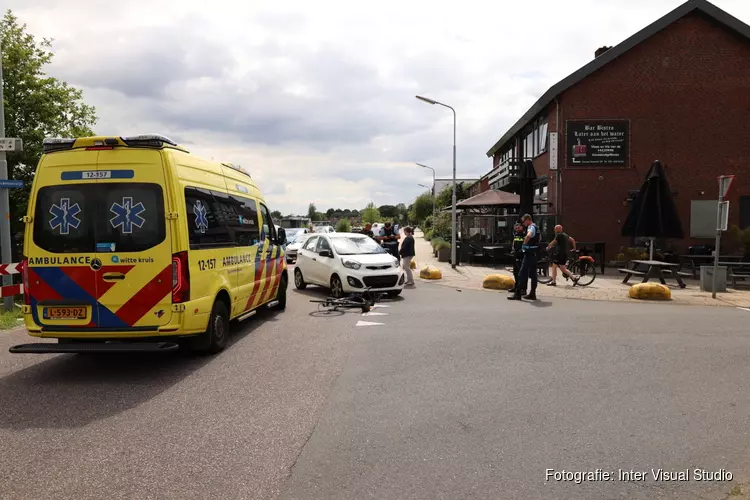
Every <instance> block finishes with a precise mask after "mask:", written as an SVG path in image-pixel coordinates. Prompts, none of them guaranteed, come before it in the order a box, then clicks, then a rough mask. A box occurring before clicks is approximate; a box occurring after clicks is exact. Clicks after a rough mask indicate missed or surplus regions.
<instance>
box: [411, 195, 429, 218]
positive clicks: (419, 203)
mask: <svg viewBox="0 0 750 500" xmlns="http://www.w3.org/2000/svg"><path fill="white" fill-rule="evenodd" d="M430 215H432V194H430V192H429V191H428V192H425V193H422V194H420V195H419V196H417V199H416V200H414V205H413V206H412V209H411V210H410V211H409V219H410V220H411V222H413V223H414V224H417V225H419V224H422V222H423V221H424V220H425V219H426V218H427V217H428V216H430Z"/></svg>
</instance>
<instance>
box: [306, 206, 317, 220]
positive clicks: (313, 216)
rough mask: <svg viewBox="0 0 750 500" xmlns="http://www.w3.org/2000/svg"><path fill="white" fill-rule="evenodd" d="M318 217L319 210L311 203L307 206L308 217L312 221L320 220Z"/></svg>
mask: <svg viewBox="0 0 750 500" xmlns="http://www.w3.org/2000/svg"><path fill="white" fill-rule="evenodd" d="M317 215H318V209H317V208H315V203H310V204H309V205H308V206H307V216H308V217H309V218H310V220H311V221H316V220H318V218H317Z"/></svg>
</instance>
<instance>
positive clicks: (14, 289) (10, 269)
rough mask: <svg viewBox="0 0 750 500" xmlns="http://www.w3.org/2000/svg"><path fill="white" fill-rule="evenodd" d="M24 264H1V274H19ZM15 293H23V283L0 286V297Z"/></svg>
mask: <svg viewBox="0 0 750 500" xmlns="http://www.w3.org/2000/svg"><path fill="white" fill-rule="evenodd" d="M22 268H23V264H20V263H17V262H16V263H13V264H0V276H8V275H12V274H19V273H20V272H21V271H22ZM14 295H23V285H8V286H0V297H13V296H14Z"/></svg>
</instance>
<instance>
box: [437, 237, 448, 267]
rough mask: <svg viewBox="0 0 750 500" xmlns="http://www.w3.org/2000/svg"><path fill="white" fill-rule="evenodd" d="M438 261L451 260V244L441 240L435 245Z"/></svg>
mask: <svg viewBox="0 0 750 500" xmlns="http://www.w3.org/2000/svg"><path fill="white" fill-rule="evenodd" d="M436 250H437V258H438V262H448V261H450V260H451V244H450V243H448V242H447V241H445V240H443V241H441V242H440V243H438V244H437V245H436Z"/></svg>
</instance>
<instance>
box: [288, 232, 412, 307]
mask: <svg viewBox="0 0 750 500" xmlns="http://www.w3.org/2000/svg"><path fill="white" fill-rule="evenodd" d="M404 281H405V275H404V272H403V270H402V269H401V266H400V265H399V262H398V259H396V258H395V257H393V256H392V255H391V254H389V253H388V252H386V251H385V250H384V249H383V247H381V246H380V245H379V244H378V243H377V242H376V241H375V240H373V239H372V238H370V237H368V236H365V235H364V234H356V233H328V234H316V233H313V234H311V235H310V237H309V238H308V239H307V241H306V242H305V244H304V245H302V248H301V249H299V250H298V251H297V267H295V269H294V285H295V286H296V287H297V288H298V289H300V290H304V289H305V288H306V287H307V285H308V284H313V285H319V286H324V287H327V288H330V289H331V295H333V296H334V297H343V296H344V295H346V294H347V293H356V292H361V291H363V290H364V289H365V288H367V287H369V288H370V290H371V291H373V292H386V293H387V294H388V295H389V296H390V297H396V296H397V295H399V294H401V291H402V290H403V289H404Z"/></svg>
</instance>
